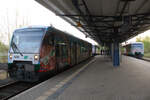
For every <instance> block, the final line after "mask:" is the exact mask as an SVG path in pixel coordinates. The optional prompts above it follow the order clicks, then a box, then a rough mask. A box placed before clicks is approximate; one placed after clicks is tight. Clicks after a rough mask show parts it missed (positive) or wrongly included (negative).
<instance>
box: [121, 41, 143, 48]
mask: <svg viewBox="0 0 150 100" xmlns="http://www.w3.org/2000/svg"><path fill="white" fill-rule="evenodd" d="M132 44H143V42H132V43H129V44H126V45H123V47H125V46H128V45H132Z"/></svg>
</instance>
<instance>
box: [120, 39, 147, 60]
mask: <svg viewBox="0 0 150 100" xmlns="http://www.w3.org/2000/svg"><path fill="white" fill-rule="evenodd" d="M123 47H124V48H125V52H124V54H126V55H128V56H134V57H137V58H142V57H143V56H144V44H143V43H142V42H134V43H130V44H127V45H125V46H123Z"/></svg>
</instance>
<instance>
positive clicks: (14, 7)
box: [0, 0, 150, 44]
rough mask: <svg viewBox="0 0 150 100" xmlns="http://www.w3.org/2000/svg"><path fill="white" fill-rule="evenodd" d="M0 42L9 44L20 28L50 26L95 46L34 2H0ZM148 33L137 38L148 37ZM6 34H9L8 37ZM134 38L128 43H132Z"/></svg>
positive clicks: (17, 0) (1, 0)
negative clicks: (13, 34) (14, 32)
mask: <svg viewBox="0 0 150 100" xmlns="http://www.w3.org/2000/svg"><path fill="white" fill-rule="evenodd" d="M0 12H1V13H0V32H1V33H2V34H0V41H2V42H4V43H5V44H8V43H9V40H10V37H11V36H12V33H13V31H14V30H15V29H16V28H17V27H20V26H32V25H44V26H50V25H52V26H53V27H55V28H58V29H60V30H62V31H66V32H68V33H70V34H73V35H74V36H76V37H79V38H81V39H83V40H86V41H89V42H90V43H92V44H97V43H96V42H95V41H93V40H92V39H90V38H85V35H84V34H83V33H81V32H80V31H78V30H77V29H76V28H75V27H73V26H71V25H70V24H69V23H67V22H65V21H64V20H63V19H61V18H60V17H58V16H56V15H55V14H54V13H53V12H51V11H50V10H48V9H46V8H45V7H43V6H42V5H40V4H39V3H37V2H36V1H34V0H0ZM149 32H150V31H148V32H146V33H143V34H141V35H139V36H142V37H143V36H145V35H148V34H149ZM7 33H10V35H8V34H7ZM134 41H135V38H133V39H131V40H129V41H128V42H134Z"/></svg>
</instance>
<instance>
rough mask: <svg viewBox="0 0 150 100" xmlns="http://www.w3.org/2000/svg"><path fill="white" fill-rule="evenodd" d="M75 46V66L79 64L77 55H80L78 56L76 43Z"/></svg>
mask: <svg viewBox="0 0 150 100" xmlns="http://www.w3.org/2000/svg"><path fill="white" fill-rule="evenodd" d="M74 46H75V47H74V52H75V53H74V57H75V64H77V55H78V54H77V43H76V42H75V43H74Z"/></svg>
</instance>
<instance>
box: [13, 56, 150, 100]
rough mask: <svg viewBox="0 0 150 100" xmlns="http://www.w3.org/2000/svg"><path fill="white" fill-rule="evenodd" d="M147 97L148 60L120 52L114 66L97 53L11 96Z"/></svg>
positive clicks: (48, 99) (75, 99) (22, 99)
mask: <svg viewBox="0 0 150 100" xmlns="http://www.w3.org/2000/svg"><path fill="white" fill-rule="evenodd" d="M28 99H30V100H35V99H36V100H150V62H147V61H143V60H139V59H135V58H132V57H126V56H123V58H122V64H121V66H120V67H118V68H114V67H113V66H112V63H111V62H110V59H108V58H107V57H105V58H104V57H102V56H96V58H95V59H94V60H92V62H90V63H89V65H85V66H83V67H76V68H73V69H71V70H69V71H66V72H64V73H62V74H59V75H57V76H56V77H53V78H51V79H50V80H48V81H46V82H44V83H42V84H41V85H39V86H36V87H35V88H33V89H31V90H28V91H27V92H25V93H22V94H20V95H18V96H16V97H14V98H12V100H28Z"/></svg>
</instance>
